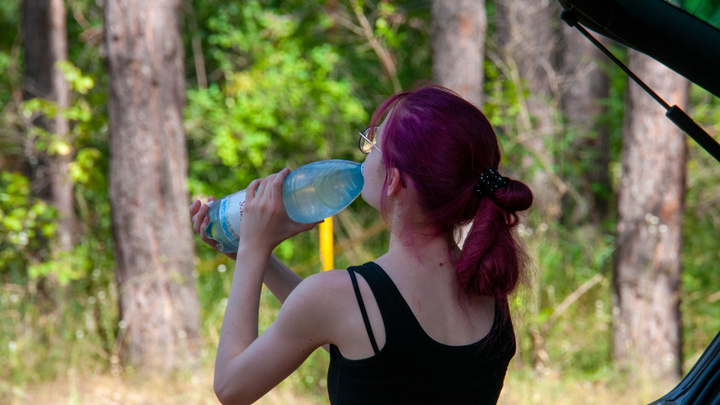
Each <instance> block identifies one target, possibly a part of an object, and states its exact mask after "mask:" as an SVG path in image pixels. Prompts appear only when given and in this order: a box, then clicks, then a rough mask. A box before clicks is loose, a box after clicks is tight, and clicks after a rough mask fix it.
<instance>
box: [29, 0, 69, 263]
mask: <svg viewBox="0 0 720 405" xmlns="http://www.w3.org/2000/svg"><path fill="white" fill-rule="evenodd" d="M66 16H67V13H66V11H65V4H64V2H63V0H23V24H24V27H25V39H24V42H25V43H24V45H25V47H24V48H25V86H24V94H25V99H26V100H27V99H30V98H33V97H42V98H46V99H49V100H52V101H54V102H55V103H56V104H57V107H58V110H60V111H61V110H63V109H66V108H68V107H69V106H70V88H69V86H68V83H67V81H66V80H65V76H64V75H63V73H62V71H61V70H60V69H58V68H57V66H56V65H57V62H59V61H66V60H67V54H68V44H67V29H66V27H65V19H66ZM34 124H35V125H39V126H42V127H43V128H45V129H47V130H49V131H51V132H53V133H54V134H55V136H56V137H57V140H58V141H61V142H64V143H67V144H71V140H70V139H69V138H68V135H69V132H70V128H69V124H68V120H67V119H66V118H65V117H64V116H63V115H62V114H56V115H55V118H54V119H53V120H52V122H49V121H48V120H46V119H42V118H41V119H38V120H36V121H35V122H34ZM43 152H44V151H40V153H39V155H40V159H39V165H38V166H37V167H36V168H34V170H33V172H34V173H32V174H31V178H33V180H34V182H35V183H36V184H37V185H39V187H35V188H34V190H35V192H36V195H39V196H41V197H45V198H50V199H51V200H52V203H53V205H54V206H55V208H56V209H57V211H58V213H59V215H60V220H59V221H58V230H57V235H56V242H55V245H56V246H55V248H56V249H59V250H60V251H69V250H72V248H73V245H74V241H73V239H74V235H75V234H76V232H75V229H76V228H77V226H76V216H75V210H74V198H73V184H72V181H71V179H70V170H69V163H70V162H71V160H72V150H60V151H59V152H58V153H51V154H47V155H46V154H45V153H43ZM48 183H49V185H50V189H49V193H48V192H47V190H46V188H45V187H46V185H47V184H48Z"/></svg>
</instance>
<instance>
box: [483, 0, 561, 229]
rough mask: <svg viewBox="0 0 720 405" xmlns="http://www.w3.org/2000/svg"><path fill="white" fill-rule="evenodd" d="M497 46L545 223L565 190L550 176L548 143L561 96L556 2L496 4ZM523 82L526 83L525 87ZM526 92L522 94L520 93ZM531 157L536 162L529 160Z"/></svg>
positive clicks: (554, 133)
mask: <svg viewBox="0 0 720 405" xmlns="http://www.w3.org/2000/svg"><path fill="white" fill-rule="evenodd" d="M496 4H497V13H496V15H495V19H496V43H497V46H498V53H499V56H500V58H502V63H503V64H504V67H503V68H504V70H505V72H506V75H507V76H508V79H510V80H512V81H513V84H514V85H515V88H516V91H517V97H518V103H519V104H520V112H519V113H518V114H517V116H516V121H517V129H516V130H514V131H513V132H516V133H517V135H516V136H517V139H518V141H519V142H520V143H521V144H522V145H523V146H524V147H525V148H526V149H527V150H528V151H529V152H530V153H531V155H530V156H527V158H526V159H525V161H524V162H523V166H524V167H532V166H538V163H539V166H540V167H541V169H540V170H535V171H534V173H532V178H531V179H530V180H529V183H530V184H529V185H530V188H531V189H532V190H533V191H534V205H535V207H536V208H537V209H538V210H539V211H540V212H541V213H542V215H543V216H544V217H546V218H548V220H554V219H555V218H557V216H559V215H560V212H561V211H560V208H561V207H560V200H561V198H562V196H563V194H564V193H565V192H566V191H567V190H566V189H565V187H564V185H563V184H561V180H560V177H559V176H558V175H557V174H555V173H554V166H555V160H556V159H555V156H554V154H553V152H552V151H551V150H548V148H547V147H546V141H547V140H548V139H553V138H554V137H556V136H557V135H558V133H559V128H558V125H557V124H556V119H557V115H558V114H557V113H558V108H559V97H560V94H559V93H560V75H559V74H558V61H557V59H558V55H557V48H558V47H557V44H558V41H559V38H558V32H557V31H558V30H557V28H555V27H556V26H557V18H556V16H558V15H559V14H560V13H559V4H558V3H557V2H548V1H546V0H498V1H497V3H496ZM525 83H527V84H525ZM525 89H527V90H529V92H528V93H529V94H527V97H526V94H525V92H524V90H525ZM533 158H534V159H533Z"/></svg>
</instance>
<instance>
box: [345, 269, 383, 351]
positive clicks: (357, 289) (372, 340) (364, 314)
mask: <svg viewBox="0 0 720 405" xmlns="http://www.w3.org/2000/svg"><path fill="white" fill-rule="evenodd" d="M348 273H350V279H351V280H352V284H353V289H354V290H355V296H356V297H357V300H358V304H359V305H360V312H361V313H362V317H363V321H364V322H365V329H367V333H368V337H369V338H370V344H371V345H372V348H373V351H374V352H375V354H378V352H380V350H379V349H378V345H377V342H376V341H375V335H374V334H373V331H372V327H371V326H370V318H368V314H367V311H366V310H365V303H364V302H363V299H362V295H360V287H359V286H358V282H357V278H356V277H355V272H354V271H353V270H352V269H348Z"/></svg>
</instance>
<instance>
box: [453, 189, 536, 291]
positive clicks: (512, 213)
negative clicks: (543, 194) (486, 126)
mask: <svg viewBox="0 0 720 405" xmlns="http://www.w3.org/2000/svg"><path fill="white" fill-rule="evenodd" d="M480 198H481V201H480V203H479V207H478V210H477V213H476V214H475V219H474V221H473V225H472V228H471V229H470V232H469V233H468V235H467V237H466V239H465V245H464V246H463V250H462V253H461V254H460V258H459V259H458V262H457V266H456V275H457V282H458V284H459V285H460V288H461V289H462V290H463V291H464V292H465V293H466V294H468V295H471V296H478V295H483V296H491V297H495V298H505V297H507V296H508V295H509V294H511V293H512V292H513V291H514V290H515V288H516V287H517V285H518V281H520V280H521V279H523V278H524V276H525V274H524V272H525V263H524V261H525V253H524V251H523V250H522V248H521V246H519V245H518V243H517V241H516V240H515V236H514V235H513V232H512V228H514V227H515V226H517V224H518V223H519V218H518V215H517V212H519V211H524V210H526V209H528V208H530V205H532V201H533V195H532V192H531V191H530V189H529V188H528V187H527V186H526V185H525V184H523V183H521V182H519V181H516V180H510V181H509V183H508V185H507V187H503V188H500V189H498V190H497V191H495V192H494V193H493V194H491V195H489V196H481V197H480Z"/></svg>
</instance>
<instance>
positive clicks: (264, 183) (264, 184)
mask: <svg viewBox="0 0 720 405" xmlns="http://www.w3.org/2000/svg"><path fill="white" fill-rule="evenodd" d="M272 177H273V175H272V174H271V175H270V176H268V177H266V178H264V179H262V181H261V182H260V186H259V187H258V191H257V197H262V196H263V195H265V189H266V188H267V185H268V182H270V181H271V180H270V179H271V178H272Z"/></svg>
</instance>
